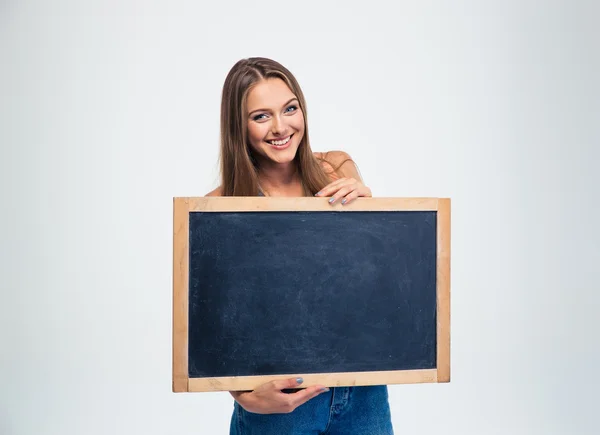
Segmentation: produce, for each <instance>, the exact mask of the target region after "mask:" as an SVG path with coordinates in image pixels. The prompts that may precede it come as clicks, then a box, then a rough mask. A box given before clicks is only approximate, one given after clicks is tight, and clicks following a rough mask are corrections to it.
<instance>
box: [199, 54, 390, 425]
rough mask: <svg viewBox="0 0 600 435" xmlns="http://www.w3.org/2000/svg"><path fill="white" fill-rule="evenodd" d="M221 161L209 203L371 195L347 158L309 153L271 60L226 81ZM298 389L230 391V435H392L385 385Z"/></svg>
mask: <svg viewBox="0 0 600 435" xmlns="http://www.w3.org/2000/svg"><path fill="white" fill-rule="evenodd" d="M220 158H221V185H220V186H219V187H218V188H217V189H215V190H213V191H212V192H210V193H208V194H207V196H292V197H296V196H313V195H314V196H317V197H323V198H329V199H328V201H329V203H330V204H332V205H334V204H337V203H341V204H342V205H345V204H348V203H350V202H351V201H353V200H354V199H356V198H357V197H359V196H371V190H370V189H369V188H368V187H367V186H365V185H364V184H363V183H362V181H361V177H360V175H359V174H358V171H357V169H356V166H355V164H354V162H353V161H352V159H351V158H350V156H348V154H346V153H344V152H341V151H331V152H328V153H313V152H312V150H311V148H310V142H309V139H308V126H307V121H306V102H305V100H304V95H303V94H302V90H301V89H300V86H299V85H298V82H297V81H296V79H295V78H294V76H293V75H292V74H291V72H290V71H288V70H287V69H286V68H285V67H284V66H282V65H281V64H279V63H277V62H275V61H273V60H270V59H265V58H249V59H243V60H240V61H239V62H237V63H236V64H235V65H234V66H233V68H232V69H231V71H230V72H229V74H228V75H227V78H226V80H225V84H224V87H223V94H222V101H221V156H220ZM301 385H302V379H300V378H298V379H288V380H284V381H273V382H269V383H267V384H264V385H262V386H260V387H259V388H257V389H256V390H254V391H232V392H231V395H232V396H233V398H234V399H235V404H234V412H233V415H232V419H231V429H230V431H231V432H230V433H231V434H239V435H242V434H243V435H247V434H260V435H270V434H273V435H275V434H276V435H283V434H293V435H296V434H298V435H299V434H325V433H326V434H331V435H334V434H344V435H351V434H369V435H379V434H381V435H384V434H385V435H389V434H392V433H393V430H392V424H391V419H390V411H389V404H388V393H387V387H386V386H372V387H336V388H332V389H328V388H325V387H323V386H321V385H312V386H308V387H307V388H302V389H298V387H300V386H301ZM290 389H293V390H292V392H290Z"/></svg>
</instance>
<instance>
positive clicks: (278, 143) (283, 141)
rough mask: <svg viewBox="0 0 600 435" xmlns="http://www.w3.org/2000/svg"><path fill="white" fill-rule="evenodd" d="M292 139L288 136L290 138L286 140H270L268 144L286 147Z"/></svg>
mask: <svg viewBox="0 0 600 435" xmlns="http://www.w3.org/2000/svg"><path fill="white" fill-rule="evenodd" d="M291 137H292V136H288V138H287V139H284V140H270V141H268V142H269V143H272V144H273V145H277V146H281V145H285V144H286V143H288V141H289V140H290V138H291Z"/></svg>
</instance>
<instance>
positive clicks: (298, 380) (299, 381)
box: [296, 378, 304, 384]
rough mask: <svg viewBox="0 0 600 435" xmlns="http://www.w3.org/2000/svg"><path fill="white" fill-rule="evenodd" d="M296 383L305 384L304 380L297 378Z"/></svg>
mask: <svg viewBox="0 0 600 435" xmlns="http://www.w3.org/2000/svg"><path fill="white" fill-rule="evenodd" d="M296 382H298V383H299V384H301V383H302V382H304V379H302V378H297V379H296Z"/></svg>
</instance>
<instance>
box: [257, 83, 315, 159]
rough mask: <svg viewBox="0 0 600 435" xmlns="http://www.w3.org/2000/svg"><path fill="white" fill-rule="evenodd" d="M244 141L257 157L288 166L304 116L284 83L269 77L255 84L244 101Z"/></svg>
mask: <svg viewBox="0 0 600 435" xmlns="http://www.w3.org/2000/svg"><path fill="white" fill-rule="evenodd" d="M246 114H247V116H248V118H247V122H248V140H249V142H250V145H251V146H252V148H253V149H254V151H255V152H256V154H257V157H258V158H260V157H263V158H266V159H269V160H271V161H273V162H276V163H289V162H291V161H292V160H293V159H294V157H295V156H296V151H297V150H298V146H299V145H300V141H301V140H302V137H303V136H304V114H303V113H302V110H301V109H300V105H299V104H298V100H297V99H296V96H295V95H294V93H293V92H292V91H291V90H290V88H289V87H288V86H287V84H286V83H285V82H284V81H283V80H281V79H279V78H269V79H266V80H262V81H261V82H259V83H258V84H256V85H255V86H254V87H253V88H252V89H251V90H250V92H249V93H248V98H247V101H246Z"/></svg>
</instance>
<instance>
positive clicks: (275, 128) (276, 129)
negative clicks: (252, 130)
mask: <svg viewBox="0 0 600 435" xmlns="http://www.w3.org/2000/svg"><path fill="white" fill-rule="evenodd" d="M285 128H286V126H285V122H284V120H283V118H282V117H281V116H274V117H273V122H272V125H271V132H272V133H273V136H281V135H282V134H283V133H284V132H285Z"/></svg>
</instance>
